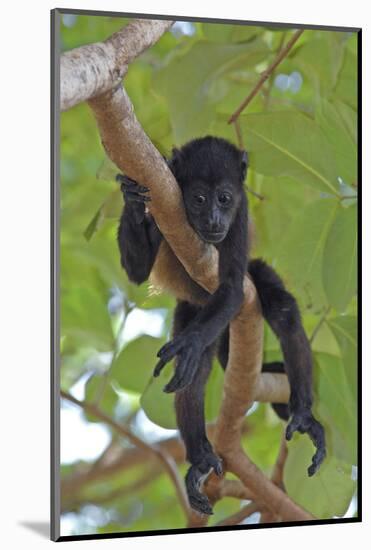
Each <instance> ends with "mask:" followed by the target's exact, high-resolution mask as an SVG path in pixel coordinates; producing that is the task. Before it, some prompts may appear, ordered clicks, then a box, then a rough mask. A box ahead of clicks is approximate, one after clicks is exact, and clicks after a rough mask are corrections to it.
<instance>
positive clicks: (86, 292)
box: [60, 16, 357, 533]
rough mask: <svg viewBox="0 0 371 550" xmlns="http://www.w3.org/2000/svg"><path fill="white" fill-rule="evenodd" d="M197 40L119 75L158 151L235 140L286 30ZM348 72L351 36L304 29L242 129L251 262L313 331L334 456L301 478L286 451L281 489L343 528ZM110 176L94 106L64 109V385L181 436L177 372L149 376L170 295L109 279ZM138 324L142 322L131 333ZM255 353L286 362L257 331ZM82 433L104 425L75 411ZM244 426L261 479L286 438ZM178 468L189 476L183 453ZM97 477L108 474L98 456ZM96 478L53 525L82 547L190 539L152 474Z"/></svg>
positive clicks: (352, 120) (209, 412)
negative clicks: (270, 268)
mask: <svg viewBox="0 0 371 550" xmlns="http://www.w3.org/2000/svg"><path fill="white" fill-rule="evenodd" d="M126 22H127V20H123V19H117V18H110V17H97V16H77V17H76V18H75V19H73V18H72V19H69V20H68V19H66V20H65V25H64V26H62V49H70V48H72V47H76V46H79V45H82V44H85V43H91V42H96V41H98V40H102V39H104V38H107V37H108V36H110V35H111V34H112V33H113V32H114V31H116V30H117V29H119V28H121V27H122V26H123V25H124V24H126ZM183 31H184V27H183ZM191 31H192V34H190V35H189V34H184V33H182V27H181V26H175V27H174V29H173V30H172V32H167V33H165V34H164V35H163V37H162V38H161V39H160V40H159V41H158V43H157V44H156V45H155V46H154V47H152V48H151V49H150V50H148V51H147V52H145V53H144V54H143V55H141V56H140V58H138V59H137V60H136V61H135V62H134V63H132V64H131V65H130V67H129V71H128V74H127V75H126V77H125V87H126V90H127V92H128V94H129V96H130V98H131V100H132V102H133V104H134V107H135V111H136V115H137V117H138V119H139V120H140V122H141V124H142V126H143V128H144V129H145V131H146V133H147V134H148V135H149V137H150V139H151V140H152V142H153V143H154V144H155V145H156V147H157V148H158V149H159V150H160V151H161V152H162V153H163V154H164V155H166V154H169V152H170V150H171V147H173V146H179V145H181V144H182V143H184V142H185V141H186V140H188V139H191V138H193V137H196V136H202V135H207V134H216V135H220V136H223V137H225V138H227V139H230V140H231V141H233V142H234V143H236V144H238V143H239V142H238V136H237V134H236V132H235V128H234V126H233V125H230V124H228V119H229V117H230V116H231V114H232V113H233V112H234V111H235V109H236V108H237V107H238V106H239V104H240V103H241V102H242V101H243V100H244V98H245V97H246V96H247V95H248V93H249V92H250V90H251V89H252V88H253V86H254V85H255V84H256V82H257V80H258V78H259V75H260V73H261V72H262V71H263V70H265V69H266V68H267V67H268V66H269V64H270V63H271V62H272V60H273V59H274V57H275V56H276V55H277V52H278V51H279V50H280V48H281V47H282V44H283V43H285V42H286V41H287V40H288V39H289V38H290V37H291V36H292V33H293V31H292V30H289V29H279V30H277V29H274V30H273V29H269V28H264V27H254V26H244V25H228V24H219V25H215V24H209V23H196V24H192V26H191ZM356 71H357V63H356V35H355V34H353V33H345V32H337V31H333V32H329V31H319V30H306V31H305V32H304V33H303V34H302V36H301V37H300V39H299V40H298V42H297V43H296V44H295V47H294V48H293V50H292V51H291V52H290V54H289V55H288V56H287V57H286V58H285V59H284V60H283V61H282V63H281V64H280V65H279V67H278V68H277V69H276V70H275V72H274V73H273V74H272V75H271V76H270V78H269V79H268V81H267V82H266V84H265V85H264V86H263V88H262V89H261V91H260V93H259V94H258V95H257V96H256V97H255V98H254V100H253V101H252V102H251V104H250V105H249V106H248V108H247V109H246V110H245V111H244V112H243V114H242V115H241V116H240V118H239V125H240V129H241V135H242V140H243V143H244V146H245V147H246V149H247V150H248V151H249V158H250V170H249V174H248V179H247V185H246V187H247V192H248V190H251V191H253V192H255V193H256V194H259V195H260V196H262V197H264V200H261V199H260V198H258V197H257V196H256V195H255V194H250V193H248V196H249V202H250V210H251V214H252V218H253V219H254V221H255V225H256V234H257V235H256V239H255V244H254V249H253V256H261V257H263V258H264V259H266V260H267V261H268V262H269V263H271V264H272V265H274V267H275V269H276V270H277V271H278V272H279V273H280V274H281V276H282V277H283V279H284V280H285V282H286V284H287V286H288V287H289V288H290V290H292V292H293V293H294V295H295V296H296V297H297V299H298V301H299V304H300V307H301V311H302V316H303V322H304V326H305V328H306V330H307V333H308V334H309V335H313V338H312V349H313V354H314V359H315V367H314V377H315V398H316V414H317V416H318V418H319V419H320V420H321V422H323V424H324V425H325V428H326V434H327V442H328V458H327V459H326V463H325V465H324V467H323V468H322V469H321V471H320V472H319V473H318V474H317V475H316V476H315V477H314V478H313V479H312V478H310V479H309V478H307V477H306V465H307V464H308V463H309V462H310V460H309V457H310V455H311V453H312V452H313V449H312V448H311V444H310V442H309V441H308V440H304V439H303V438H300V437H299V436H298V437H295V438H294V440H293V441H292V442H291V443H290V444H289V455H288V461H287V464H286V468H285V477H284V481H285V485H286V489H287V492H288V494H289V496H291V497H292V498H293V499H294V500H295V501H296V502H297V503H298V504H300V505H302V506H303V507H305V508H306V509H307V510H308V511H310V512H311V513H312V514H313V515H315V516H316V517H319V518H331V517H334V516H342V515H344V514H345V512H346V510H347V508H348V506H349V503H350V501H351V499H352V497H353V495H354V494H355V491H356V484H355V481H354V477H355V476H354V471H355V468H354V466H355V465H356V464H357V452H356V451H357V441H356V436H357V417H356V412H357V405H356V399H357V391H356V390H357V352H356V331H357V325H356V321H357V317H356V315H357V302H356V279H357V276H356V268H357V263H356V254H357V241H356V239H357V234H356V230H357V158H356V155H357V145H356V135H357V128H356V120H357V114H356V109H357V87H356V82H357V73H356ZM115 173H116V171H115V168H114V167H113V166H112V165H111V164H110V162H109V161H108V160H107V158H105V155H104V150H103V148H102V146H101V144H100V140H99V135H98V132H97V129H96V126H95V122H94V119H93V116H92V115H91V113H90V112H89V110H88V107H87V106H86V105H85V104H81V105H79V106H77V107H74V108H73V109H72V110H70V111H67V112H65V113H63V114H62V115H61V238H60V247H61V277H60V281H61V354H62V357H61V361H62V367H61V386H62V389H63V390H65V391H70V390H71V389H72V391H73V388H74V387H75V384H76V383H80V386H81V385H82V387H83V389H84V394H85V399H86V400H87V401H89V402H91V403H95V404H99V407H100V409H102V410H103V411H104V412H105V413H106V414H107V415H109V416H111V417H112V418H114V419H116V420H118V421H120V422H122V423H127V424H128V425H130V426H131V427H132V429H133V430H134V431H138V432H139V433H140V431H141V430H143V421H142V420H141V419H143V411H144V413H145V415H147V417H148V418H149V419H150V420H151V421H152V422H154V423H155V424H156V425H157V426H159V427H162V428H168V429H169V428H175V416H174V411H173V398H172V396H169V395H166V394H164V393H163V392H162V388H163V386H164V385H165V383H166V381H168V380H169V378H170V376H171V367H167V368H166V369H164V371H163V373H162V375H161V376H160V377H159V378H158V379H153V378H152V370H153V367H154V365H155V362H156V352H157V351H158V349H159V348H160V347H161V345H162V343H163V342H164V340H165V339H166V337H167V336H168V334H169V330H170V319H171V310H172V308H173V306H174V299H173V298H172V297H171V296H167V295H157V294H154V293H153V291H151V289H150V288H149V287H148V284H143V285H141V286H140V287H135V286H134V285H132V284H131V283H129V281H128V279H127V276H126V275H125V273H124V272H123V270H122V269H121V267H120V263H119V254H118V248H117V245H116V232H117V222H118V216H119V214H120V211H121V208H122V198H121V194H120V192H119V190H118V189H117V184H116V183H115V181H114V175H115ZM135 314H136V315H139V317H140V315H141V317H140V319H142V321H140V322H139V321H138V322H136V323H134V322H133V319H134V317H133V315H135ZM133 327H134V330H133ZM264 354H265V358H266V359H277V358H279V357H280V352H279V345H278V342H277V341H276V340H275V338H274V337H273V335H272V333H271V332H270V331H269V329H268V328H266V338H265V347H264ZM222 383H223V377H222V373H221V369H220V368H219V366H218V365H216V364H215V365H214V367H213V371H212V374H211V377H210V379H209V382H208V385H207V392H206V416H207V419H208V420H209V421H212V420H214V419H215V417H216V415H217V413H218V406H219V404H220V401H221V395H222ZM86 420H87V422H89V423H90V422H96V420H97V419H96V418H94V416H93V415H91V414H86ZM246 423H247V430H246V434H245V435H244V438H243V445H244V446H245V447H246V448H247V449H248V451H249V453H250V455H251V456H252V458H253V460H254V461H255V462H256V463H257V464H258V465H259V466H260V467H262V468H263V470H264V471H265V472H266V473H269V471H270V470H271V468H272V466H273V464H274V462H275V458H276V455H277V452H278V448H279V442H280V436H281V432H282V424H281V422H280V421H279V420H278V419H277V418H276V417H275V416H274V414H273V413H272V411H271V409H270V408H269V406H266V405H261V404H260V405H259V406H258V407H257V409H256V411H255V412H253V413H252V414H250V415H249V416H248V418H247V419H246ZM158 433H160V432H157V437H159V435H158ZM142 436H143V437H144V438H149V439H148V440H149V441H151V437H153V435H152V436H149V435H148V434H145V433H142ZM171 436H172V434H171V432H169V438H170V437H171ZM124 451H125V449H122V448H121V447H120V444H118V443H117V440H116V434H115V433H114V431H112V432H111V442H110V445H109V448H108V449H107V450H106V453H107V454H108V455H109V454H110V453H111V454H112V456H113V457H114V458H115V457H116V456H122V453H123V452H124ZM102 452H103V449H102ZM76 454H77V458H76V463H74V464H69V465H67V464H66V465H62V482H63V481H65V480H67V481H68V479H70V478H71V476H73V475H75V476H77V477H78V476H79V472H80V473H81V472H83V473H84V472H87V471H90V470H91V469H92V468H93V467H94V463H84V464H82V463H81V462H79V460H78V449H77V453H76ZM98 462H99V460H98ZM178 462H179V463H180V466H179V467H180V469H181V471H183V469H184V468H185V464H184V457H183V458H180V459H179V460H178ZM100 467H101V469H102V471H103V472H104V471H105V468H106V466H105V462H104V460H103V462H102V464H101V465H100ZM98 470H99V468H98ZM98 474H99V471H98ZM98 474H97V475H96V476H95V477H94V476H92V478H91V479H90V478H89V479H88V482H86V483H81V484H80V485H79V484H77V485H76V487H77V488H76V487H75V488H73V489H71V490H70V491H66V492H65V493H63V491H62V508H63V511H64V512H65V513H68V512H69V513H70V514H71V513H75V514H76V516H75V522H76V525H75V530H77V531H78V532H79V533H81V532H86V530H88V532H95V531H96V532H105V533H107V532H110V531H140V530H149V529H157V528H159V526H160V527H161V529H167V528H179V527H183V526H184V518H183V515H182V511H181V508H180V506H179V503H178V501H177V497H176V494H175V492H174V488H173V486H172V485H171V484H170V482H169V480H168V478H167V477H166V476H165V474H164V473H163V471H161V469H156V468H155V467H154V465H153V464H152V463H151V461H150V460H147V461H145V462H139V463H138V464H135V463H134V464H131V465H130V467H129V466H127V467H122V468H118V469H117V470H115V471H114V472H113V473H112V472H111V473H109V472H108V474H107V473H103V474H102V475H98ZM146 480H147V482H146ZM238 508H239V502H238V501H237V500H234V499H223V500H222V501H220V502H219V503H218V504H217V505H216V508H215V520H216V522H217V521H218V520H219V519H222V518H224V517H225V516H227V515H230V514H232V513H233V512H235V511H237V510H238ZM91 517H93V518H96V519H95V520H94V521H93V525H92V523H91V522H90V523H89V522H88V520H87V518H91ZM84 530H85V531H84Z"/></svg>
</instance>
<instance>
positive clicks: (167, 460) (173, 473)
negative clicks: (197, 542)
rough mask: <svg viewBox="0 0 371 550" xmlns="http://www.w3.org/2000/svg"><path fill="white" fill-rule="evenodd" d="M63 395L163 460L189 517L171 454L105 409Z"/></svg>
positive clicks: (187, 506) (186, 503)
mask: <svg viewBox="0 0 371 550" xmlns="http://www.w3.org/2000/svg"><path fill="white" fill-rule="evenodd" d="M61 396H62V397H63V398H64V399H67V400H68V401H70V402H71V403H74V404H75V405H77V406H79V407H81V408H82V409H84V410H85V411H88V412H89V413H90V414H93V415H94V416H96V417H97V418H99V419H100V420H102V422H105V423H106V424H108V425H109V426H111V427H112V428H113V429H114V430H115V431H116V432H118V433H119V434H120V435H122V436H123V437H125V438H127V439H129V440H130V441H131V442H132V443H133V444H134V445H135V446H136V447H139V448H141V449H143V450H146V451H148V452H150V453H152V454H153V455H154V456H156V457H157V458H158V459H159V460H160V461H161V462H162V464H163V465H164V468H165V470H166V472H167V473H168V475H169V477H170V479H171V481H172V483H173V485H174V487H175V490H176V493H177V495H178V498H179V502H180V504H181V506H182V508H183V511H184V513H185V515H186V517H187V519H188V518H189V517H190V508H189V505H188V499H187V495H186V492H185V489H184V485H183V481H182V479H181V478H180V476H179V473H178V469H177V467H176V464H175V461H174V459H173V458H172V457H171V456H169V455H167V454H166V453H165V452H164V451H163V449H161V448H160V447H158V446H156V445H149V444H148V443H146V442H145V441H143V440H142V439H140V438H139V437H138V436H136V435H135V434H133V433H132V432H131V431H130V430H129V429H128V428H126V427H125V426H122V425H121V424H118V423H117V422H115V421H114V420H112V418H110V417H109V416H107V415H106V414H105V413H104V412H103V411H101V410H100V409H99V408H98V407H96V406H95V405H92V404H90V403H87V402H86V401H79V400H78V399H76V398H75V397H74V396H73V395H71V394H69V393H67V392H65V391H63V390H62V391H61Z"/></svg>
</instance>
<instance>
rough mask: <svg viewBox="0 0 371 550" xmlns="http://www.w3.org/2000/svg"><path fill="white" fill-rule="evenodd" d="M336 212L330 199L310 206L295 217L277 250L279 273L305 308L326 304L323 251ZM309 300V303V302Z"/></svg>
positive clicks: (334, 205)
mask: <svg viewBox="0 0 371 550" xmlns="http://www.w3.org/2000/svg"><path fill="white" fill-rule="evenodd" d="M337 209H338V203H337V201H336V200H333V199H319V200H317V201H314V202H311V203H309V204H308V205H307V206H306V207H305V208H304V209H303V210H302V211H301V212H299V213H298V214H297V216H296V217H295V219H294V220H293V222H292V223H291V224H290V226H289V227H288V229H287V231H286V235H285V236H284V237H283V239H282V240H281V243H280V245H279V247H277V248H278V250H277V253H276V254H277V255H276V259H277V265H278V267H279V271H280V270H282V271H283V274H285V275H286V279H287V281H288V286H289V288H293V289H295V292H299V293H300V294H301V296H302V297H303V299H305V300H306V304H307V305H316V306H317V305H326V299H325V295H324V291H323V286H322V261H323V250H324V246H325V242H326V239H327V235H328V232H329V229H330V226H331V224H332V220H333V219H334V216H335V213H336V211H337ZM308 301H309V303H308Z"/></svg>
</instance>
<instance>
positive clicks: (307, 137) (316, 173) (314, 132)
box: [240, 111, 338, 195]
mask: <svg viewBox="0 0 371 550" xmlns="http://www.w3.org/2000/svg"><path fill="white" fill-rule="evenodd" d="M240 120H241V124H242V128H243V130H244V134H245V136H246V146H247V149H248V151H249V152H250V153H251V166H252V168H253V169H254V170H256V171H257V172H259V173H261V174H265V175H267V176H275V177H277V176H291V177H292V178H294V179H296V180H297V182H301V183H305V184H306V185H311V186H313V187H315V188H316V189H319V190H320V191H325V192H327V193H332V194H334V195H336V194H337V176H338V173H337V168H336V162H335V158H334V155H333V152H332V150H331V147H330V145H329V143H328V142H327V140H326V138H325V136H324V135H323V133H322V132H321V130H320V128H319V127H318V125H317V124H316V123H315V122H313V120H311V119H310V118H308V117H307V116H305V115H303V114H301V113H299V112H294V111H281V112H279V111H277V112H271V113H256V114H255V113H254V114H251V115H243V116H241V118H240Z"/></svg>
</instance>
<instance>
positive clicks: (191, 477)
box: [185, 466, 213, 516]
mask: <svg viewBox="0 0 371 550" xmlns="http://www.w3.org/2000/svg"><path fill="white" fill-rule="evenodd" d="M203 477H204V476H203V475H202V474H201V472H200V471H199V470H198V468H197V467H195V466H191V467H190V468H189V470H188V472H187V474H186V478H185V484H186V489H187V495H188V500H189V504H190V505H191V507H192V508H193V510H196V511H197V512H199V513H200V514H207V515H209V516H210V515H212V514H213V510H212V508H211V506H210V503H209V500H208V498H207V496H206V495H204V494H202V493H201V492H200V491H199V489H198V488H199V486H200V484H201V479H202V478H203Z"/></svg>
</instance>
